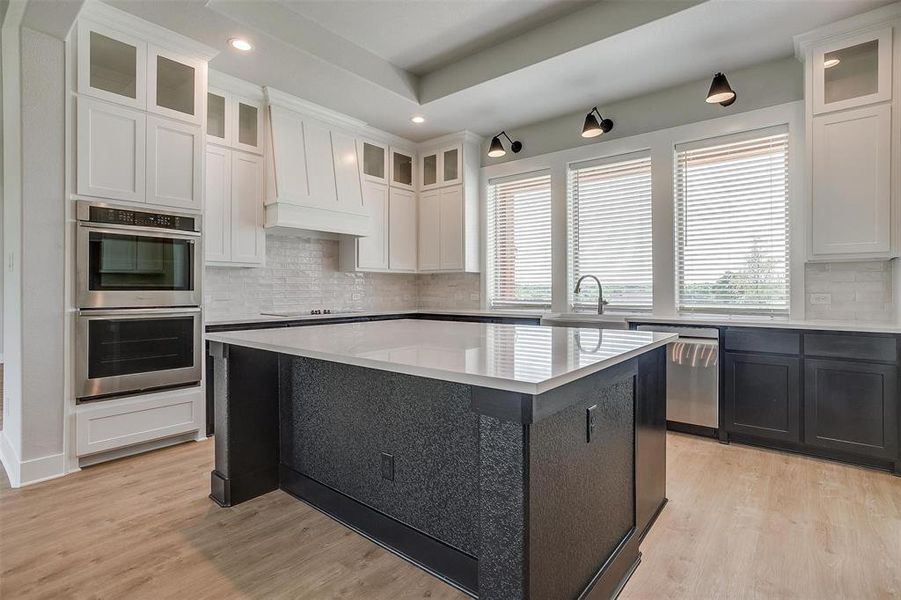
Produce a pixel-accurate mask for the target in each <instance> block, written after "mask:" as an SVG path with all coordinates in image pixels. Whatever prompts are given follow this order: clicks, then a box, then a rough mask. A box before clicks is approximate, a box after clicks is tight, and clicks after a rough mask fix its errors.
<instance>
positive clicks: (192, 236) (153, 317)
mask: <svg viewBox="0 0 901 600" xmlns="http://www.w3.org/2000/svg"><path fill="white" fill-rule="evenodd" d="M77 219H78V226H77V229H78V232H77V235H76V240H77V241H76V244H77V246H76V280H77V281H76V285H77V303H78V308H79V311H78V318H77V325H76V331H75V339H76V370H77V384H76V396H77V397H78V399H79V401H84V400H91V399H97V398H101V397H109V396H115V395H123V394H130V393H135V392H139V391H143V390H150V389H157V388H165V387H172V386H182V385H196V384H197V383H198V382H200V378H201V346H202V331H203V323H202V319H201V312H200V304H201V300H202V293H203V291H202V290H201V287H200V279H201V272H202V266H203V263H202V260H203V259H202V256H201V253H202V246H201V243H200V242H201V238H200V216H199V215H194V214H184V213H175V212H168V211H167V212H159V211H153V212H151V211H144V210H139V209H135V208H132V207H121V206H114V205H110V204H106V203H100V202H88V201H79V202H78V205H77Z"/></svg>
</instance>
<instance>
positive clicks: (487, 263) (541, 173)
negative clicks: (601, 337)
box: [482, 169, 554, 310]
mask: <svg viewBox="0 0 901 600" xmlns="http://www.w3.org/2000/svg"><path fill="white" fill-rule="evenodd" d="M539 177H547V178H548V188H549V204H550V206H549V209H550V210H551V213H552V206H553V176H552V174H551V172H550V171H549V170H548V169H538V170H535V171H526V172H522V173H515V174H512V175H506V176H502V177H492V178H491V179H489V180H488V181H487V187H486V194H485V196H484V197H485V201H484V202H483V205H484V207H485V210H484V213H485V215H484V216H485V227H484V228H482V231H483V232H484V233H483V236H482V237H483V244H484V248H485V252H483V254H482V256H483V257H484V258H483V260H484V264H483V267H484V268H483V269H482V272H483V273H484V277H483V280H482V289H483V290H484V292H483V294H482V297H483V298H484V301H483V302H484V303H485V304H486V306H487V307H488V309H489V310H511V309H512V310H517V309H527V310H549V309H550V308H551V306H552V305H553V301H554V290H553V277H552V278H551V294H550V298H549V299H548V302H547V303H546V304H545V303H543V302H541V303H533V302H527V301H521V299H519V298H516V299H511V300H510V301H508V302H504V303H503V304H502V305H500V306H494V305H493V301H494V291H495V290H494V277H495V270H494V257H493V256H491V255H490V252H491V250H493V248H491V244H490V242H489V233H490V231H489V230H490V227H491V219H490V210H491V207H490V206H489V203H490V202H491V195H492V192H491V188H492V187H493V186H496V185H504V184H508V183H516V182H519V181H526V180H529V179H537V178H539ZM549 227H550V232H549V233H550V235H549V245H550V247H551V249H553V246H554V230H553V214H551V215H550V223H549ZM552 271H553V269H552Z"/></svg>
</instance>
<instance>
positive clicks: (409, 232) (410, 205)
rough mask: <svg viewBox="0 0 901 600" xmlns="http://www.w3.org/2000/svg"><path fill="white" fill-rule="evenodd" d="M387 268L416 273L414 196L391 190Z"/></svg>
mask: <svg viewBox="0 0 901 600" xmlns="http://www.w3.org/2000/svg"><path fill="white" fill-rule="evenodd" d="M388 220H389V223H388V242H389V243H388V266H389V268H390V269H391V271H394V272H410V273H415V272H416V263H417V252H416V247H417V240H416V237H417V232H416V194H414V193H413V192H411V191H409V190H402V189H392V190H391V191H390V194H389V203H388Z"/></svg>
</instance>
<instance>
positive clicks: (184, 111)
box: [74, 2, 216, 211]
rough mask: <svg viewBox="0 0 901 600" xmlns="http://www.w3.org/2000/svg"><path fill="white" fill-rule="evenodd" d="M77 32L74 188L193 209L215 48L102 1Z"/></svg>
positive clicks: (199, 188)
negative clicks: (207, 91) (208, 74)
mask: <svg viewBox="0 0 901 600" xmlns="http://www.w3.org/2000/svg"><path fill="white" fill-rule="evenodd" d="M76 28H77V36H76V53H75V58H76V60H75V68H76V73H75V80H74V81H75V89H74V91H76V92H77V99H76V111H77V116H76V126H75V131H74V136H75V140H76V141H75V145H76V157H75V160H76V170H75V173H76V182H75V188H76V193H77V194H79V195H84V196H92V197H97V198H107V199H112V200H121V201H126V202H146V203H148V204H153V205H159V206H165V207H179V208H185V209H188V210H190V211H200V210H201V209H202V205H203V203H202V195H203V194H202V192H203V142H204V138H203V123H204V112H205V111H204V109H205V106H206V98H205V90H206V85H207V61H208V60H209V59H210V58H212V57H213V56H215V55H216V51H215V50H213V49H211V48H208V47H207V46H204V45H203V44H200V43H198V42H196V41H195V40H192V39H190V38H187V37H184V36H181V35H179V34H177V33H174V32H172V31H168V30H166V29H163V28H161V27H159V26H157V25H154V24H152V23H149V22H147V21H143V20H141V19H138V18H136V17H134V16H132V15H129V14H127V13H124V12H122V11H120V10H117V9H115V8H113V7H111V6H109V5H106V4H104V3H102V2H88V3H86V4H85V6H84V7H83V8H82V12H81V14H80V17H79V20H78V23H77V25H76Z"/></svg>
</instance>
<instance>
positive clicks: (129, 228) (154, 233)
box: [78, 223, 200, 240]
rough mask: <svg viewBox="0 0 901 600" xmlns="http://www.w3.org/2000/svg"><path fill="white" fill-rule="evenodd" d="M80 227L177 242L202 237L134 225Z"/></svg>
mask: <svg viewBox="0 0 901 600" xmlns="http://www.w3.org/2000/svg"><path fill="white" fill-rule="evenodd" d="M78 226H79V227H83V228H85V229H87V230H90V231H96V232H97V233H112V234H116V233H133V234H136V235H138V234H145V233H146V234H149V235H148V236H146V237H163V238H171V239H176V240H190V239H196V238H199V237H200V232H199V231H178V232H176V231H173V230H169V229H157V228H155V227H138V226H133V225H116V224H112V223H111V224H109V225H104V226H103V227H98V226H96V225H93V224H91V223H79V224H78Z"/></svg>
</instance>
